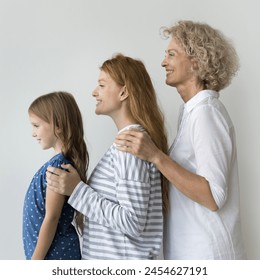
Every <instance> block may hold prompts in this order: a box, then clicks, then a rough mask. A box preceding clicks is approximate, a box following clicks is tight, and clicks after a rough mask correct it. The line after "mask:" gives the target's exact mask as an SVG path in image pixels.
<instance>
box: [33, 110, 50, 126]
mask: <svg viewBox="0 0 260 280" xmlns="http://www.w3.org/2000/svg"><path fill="white" fill-rule="evenodd" d="M29 120H30V122H31V123H38V124H39V123H45V124H48V123H47V122H45V121H44V120H43V119H41V118H39V117H38V116H37V115H35V114H34V113H31V112H29Z"/></svg>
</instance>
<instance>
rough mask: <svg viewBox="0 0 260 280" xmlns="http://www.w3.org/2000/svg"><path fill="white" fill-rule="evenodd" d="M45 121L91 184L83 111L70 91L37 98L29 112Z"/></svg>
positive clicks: (78, 219)
mask: <svg viewBox="0 0 260 280" xmlns="http://www.w3.org/2000/svg"><path fill="white" fill-rule="evenodd" d="M28 112H29V113H33V114H35V115H36V116H37V117H39V118H40V119H42V120H43V121H45V122H47V123H49V124H52V126H53V132H54V135H56V136H57V138H59V139H60V140H61V142H62V145H63V146H62V154H63V155H64V157H66V158H67V159H68V160H70V161H71V162H72V164H73V166H74V167H75V169H76V170H77V172H78V173H79V175H80V177H81V180H82V181H84V182H86V181H87V169H88V165H89V154H88V150H87V146H86V143H85V140H84V129H83V121H82V116H81V112H80V110H79V107H78V105H77V103H76V101H75V99H74V97H73V96H72V94H70V93H68V92H63V91H58V92H52V93H48V94H45V95H42V96H40V97H38V98H37V99H35V100H34V101H33V102H32V104H31V105H30V107H29V109H28ZM75 220H76V225H77V229H78V230H79V232H80V233H82V232H83V215H82V214H80V213H79V212H76V215H75Z"/></svg>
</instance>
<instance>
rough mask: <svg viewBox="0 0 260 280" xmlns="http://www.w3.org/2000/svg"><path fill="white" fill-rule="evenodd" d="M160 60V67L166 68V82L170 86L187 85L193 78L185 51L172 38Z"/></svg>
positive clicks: (190, 64)
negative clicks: (163, 56)
mask: <svg viewBox="0 0 260 280" xmlns="http://www.w3.org/2000/svg"><path fill="white" fill-rule="evenodd" d="M165 53H166V54H165V58H164V60H163V61H162V67H164V68H165V70H166V81H165V82H166V84H167V85H169V86H172V87H176V88H177V90H178V88H179V87H182V86H188V85H189V84H190V83H191V82H192V81H193V80H194V77H195V76H194V72H193V68H192V62H191V61H190V59H189V58H188V56H187V55H186V53H185V51H184V50H183V49H182V47H180V46H179V45H178V44H177V41H176V40H175V39H174V38H172V39H171V41H170V43H169V45H168V47H167V49H166V51H165Z"/></svg>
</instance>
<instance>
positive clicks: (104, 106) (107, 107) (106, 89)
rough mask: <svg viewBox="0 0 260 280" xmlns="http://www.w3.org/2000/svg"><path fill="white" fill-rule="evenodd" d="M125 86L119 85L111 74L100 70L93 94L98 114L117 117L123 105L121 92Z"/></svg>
mask: <svg viewBox="0 0 260 280" xmlns="http://www.w3.org/2000/svg"><path fill="white" fill-rule="evenodd" d="M123 90H124V87H122V86H119V85H118V84H117V83H116V82H115V81H114V80H113V79H112V78H111V77H110V75H109V74H107V73H106V72H104V71H102V70H101V71H100V74H99V79H98V86H97V87H96V88H95V89H94V91H93V93H92V96H93V97H95V98H96V101H97V103H96V114H97V115H108V116H110V117H112V118H114V117H116V115H117V113H118V112H119V110H120V108H121V106H122V99H121V94H122V92H123Z"/></svg>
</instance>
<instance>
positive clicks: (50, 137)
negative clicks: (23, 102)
mask: <svg viewBox="0 0 260 280" xmlns="http://www.w3.org/2000/svg"><path fill="white" fill-rule="evenodd" d="M29 120H30V122H31V124H32V136H33V137H34V138H36V140H37V141H38V143H39V144H40V145H41V147H42V149H43V150H47V149H50V148H53V149H54V150H55V152H56V153H60V152H61V142H60V140H59V139H58V138H57V137H56V136H55V135H54V130H53V126H52V125H51V124H49V123H47V122H45V121H43V120H42V119H40V118H39V117H38V116H36V115H35V114H33V113H29Z"/></svg>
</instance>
